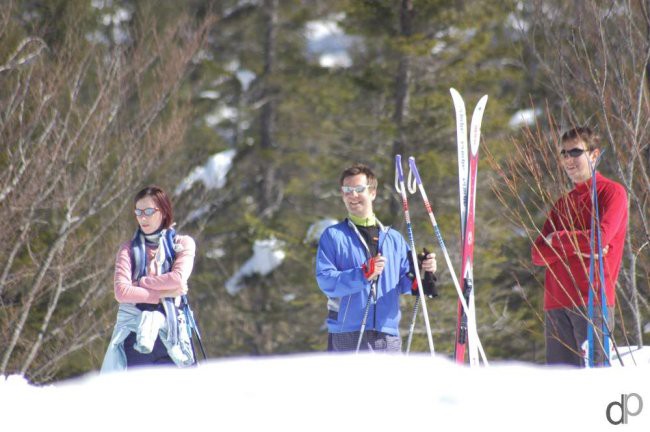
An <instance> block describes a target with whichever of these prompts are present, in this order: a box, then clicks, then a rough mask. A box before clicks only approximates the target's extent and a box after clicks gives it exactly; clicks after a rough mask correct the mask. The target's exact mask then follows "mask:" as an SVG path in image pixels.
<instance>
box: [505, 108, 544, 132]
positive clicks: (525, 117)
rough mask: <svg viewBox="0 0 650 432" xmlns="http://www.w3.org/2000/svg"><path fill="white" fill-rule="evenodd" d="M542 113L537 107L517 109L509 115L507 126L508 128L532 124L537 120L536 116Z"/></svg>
mask: <svg viewBox="0 0 650 432" xmlns="http://www.w3.org/2000/svg"><path fill="white" fill-rule="evenodd" d="M541 114H542V110H540V109H539V108H535V109H533V108H529V109H523V110H519V111H517V112H516V113H514V114H513V115H512V117H510V121H509V122H508V126H509V127H510V129H517V128H520V127H522V126H533V125H534V124H535V122H536V121H537V117H538V116H540V115H541Z"/></svg>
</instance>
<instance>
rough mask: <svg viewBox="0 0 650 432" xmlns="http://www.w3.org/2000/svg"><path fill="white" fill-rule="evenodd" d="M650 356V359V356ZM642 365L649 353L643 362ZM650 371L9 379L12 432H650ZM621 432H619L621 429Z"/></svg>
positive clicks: (336, 371)
mask: <svg viewBox="0 0 650 432" xmlns="http://www.w3.org/2000/svg"><path fill="white" fill-rule="evenodd" d="M644 351H646V352H650V347H646V348H645V350H644ZM639 354H640V353H639ZM649 368H650V365H649V364H648V359H647V355H646V362H645V365H644V366H643V367H626V368H618V369H616V368H607V369H582V370H579V369H568V368H550V367H543V366H532V365H528V364H523V363H509V362H501V363H497V362H493V363H492V366H490V367H487V368H476V369H470V368H468V367H462V366H457V365H455V364H454V363H451V362H450V361H449V360H446V359H445V358H442V357H434V358H432V357H430V356H429V355H426V354H413V355H411V356H408V357H406V356H403V355H373V354H360V355H354V354H348V355H334V354H312V355H287V356H279V357H257V358H239V359H223V360H212V361H209V362H206V363H204V364H203V365H201V366H199V367H197V368H188V369H167V368H158V369H153V368H148V369H140V370H132V371H130V372H126V373H115V374H110V375H96V374H89V375H87V376H85V377H82V378H79V379H75V380H70V381H68V382H62V383H57V384H56V385H53V386H48V387H36V386H31V385H29V384H27V383H26V382H24V380H21V379H19V378H14V377H10V379H9V381H7V382H4V384H3V381H4V380H2V379H1V378H0V406H1V407H2V420H1V424H2V430H7V431H18V430H54V431H58V430H65V431H66V432H76V431H80V432H81V431H83V432H86V431H88V430H92V431H113V430H124V431H145V430H147V431H149V430H151V431H158V430H160V431H162V430H184V431H191V430H223V431H275V430H278V431H300V432H304V431H327V432H331V431H333V430H336V431H341V432H344V431H345V432H347V431H350V432H357V431H368V432H379V431H408V432H411V431H469V430H480V431H486V432H488V431H498V432H502V431H516V432H522V431H529V430H530V431H570V430H575V431H587V430H588V431H590V432H593V431H611V430H612V429H611V428H612V426H611V425H610V424H609V422H608V420H607V418H606V411H607V409H608V406H610V417H611V418H612V419H613V420H617V419H620V418H621V408H620V407H619V405H610V404H612V403H614V402H615V403H618V404H620V401H621V395H625V396H624V397H626V396H627V395H630V394H632V393H636V394H637V395H638V396H639V397H640V398H641V399H642V401H643V402H644V406H643V407H640V406H639V405H638V400H637V398H636V397H631V398H628V400H629V404H630V405H628V406H627V410H628V411H629V412H632V413H633V412H635V411H639V409H640V412H639V414H638V415H636V416H629V417H628V418H627V424H626V425H620V430H622V431H648V430H650V429H649V428H650V404H649V402H650V384H648V379H647V378H648V371H649ZM614 430H616V429H614Z"/></svg>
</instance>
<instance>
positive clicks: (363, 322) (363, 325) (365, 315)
mask: <svg viewBox="0 0 650 432" xmlns="http://www.w3.org/2000/svg"><path fill="white" fill-rule="evenodd" d="M375 284H376V281H372V283H371V284H370V292H369V293H368V300H367V301H366V308H365V310H364V311H363V319H362V320H361V330H360V331H359V339H358V340H357V349H356V351H355V353H356V354H358V353H359V349H360V348H361V341H362V340H363V333H364V332H365V331H366V323H367V322H368V312H369V311H370V302H371V301H373V299H374V298H375Z"/></svg>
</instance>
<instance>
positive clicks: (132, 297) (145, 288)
mask: <svg viewBox="0 0 650 432" xmlns="http://www.w3.org/2000/svg"><path fill="white" fill-rule="evenodd" d="M175 244H176V246H175V247H174V249H175V250H176V259H175V260H174V264H173V265H172V269H171V271H170V272H168V273H165V274H163V275H157V274H156V268H155V263H153V259H152V258H153V256H154V255H155V253H156V249H157V248H150V247H147V262H148V263H149V267H148V268H147V276H144V277H142V278H140V280H139V281H134V280H132V279H131V275H132V271H131V242H130V241H128V242H125V243H123V244H122V245H120V249H119V250H118V251H117V257H116V258H115V279H114V282H115V286H114V289H115V299H116V300H117V301H118V302H119V303H152V304H156V303H158V302H159V301H160V299H161V298H162V297H164V295H163V292H164V291H167V290H171V289H176V288H178V287H180V286H183V285H186V284H187V280H188V279H189V277H190V274H191V273H192V267H193V266H194V255H195V253H196V244H195V243H194V240H193V239H192V237H190V236H182V235H177V236H176V239H175Z"/></svg>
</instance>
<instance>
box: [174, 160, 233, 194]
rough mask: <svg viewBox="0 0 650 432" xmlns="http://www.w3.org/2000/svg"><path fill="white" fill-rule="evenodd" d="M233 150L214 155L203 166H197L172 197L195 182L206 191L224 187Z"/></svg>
mask: <svg viewBox="0 0 650 432" xmlns="http://www.w3.org/2000/svg"><path fill="white" fill-rule="evenodd" d="M235 154H236V152H235V150H234V149H231V150H225V151H222V152H219V153H216V154H214V155H212V156H210V158H209V159H208V161H207V162H206V163H205V165H202V166H198V167H196V168H194V170H192V172H191V173H190V174H189V175H188V176H187V177H185V179H184V180H183V181H182V182H181V184H179V185H178V187H177V188H176V190H175V191H174V195H180V194H181V193H183V192H185V191H187V190H189V189H190V188H191V187H192V185H194V183H196V182H202V183H203V185H204V186H205V187H206V188H207V189H221V188H222V187H224V186H225V185H226V176H227V175H228V171H230V168H231V167H232V161H233V159H234V157H235Z"/></svg>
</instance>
